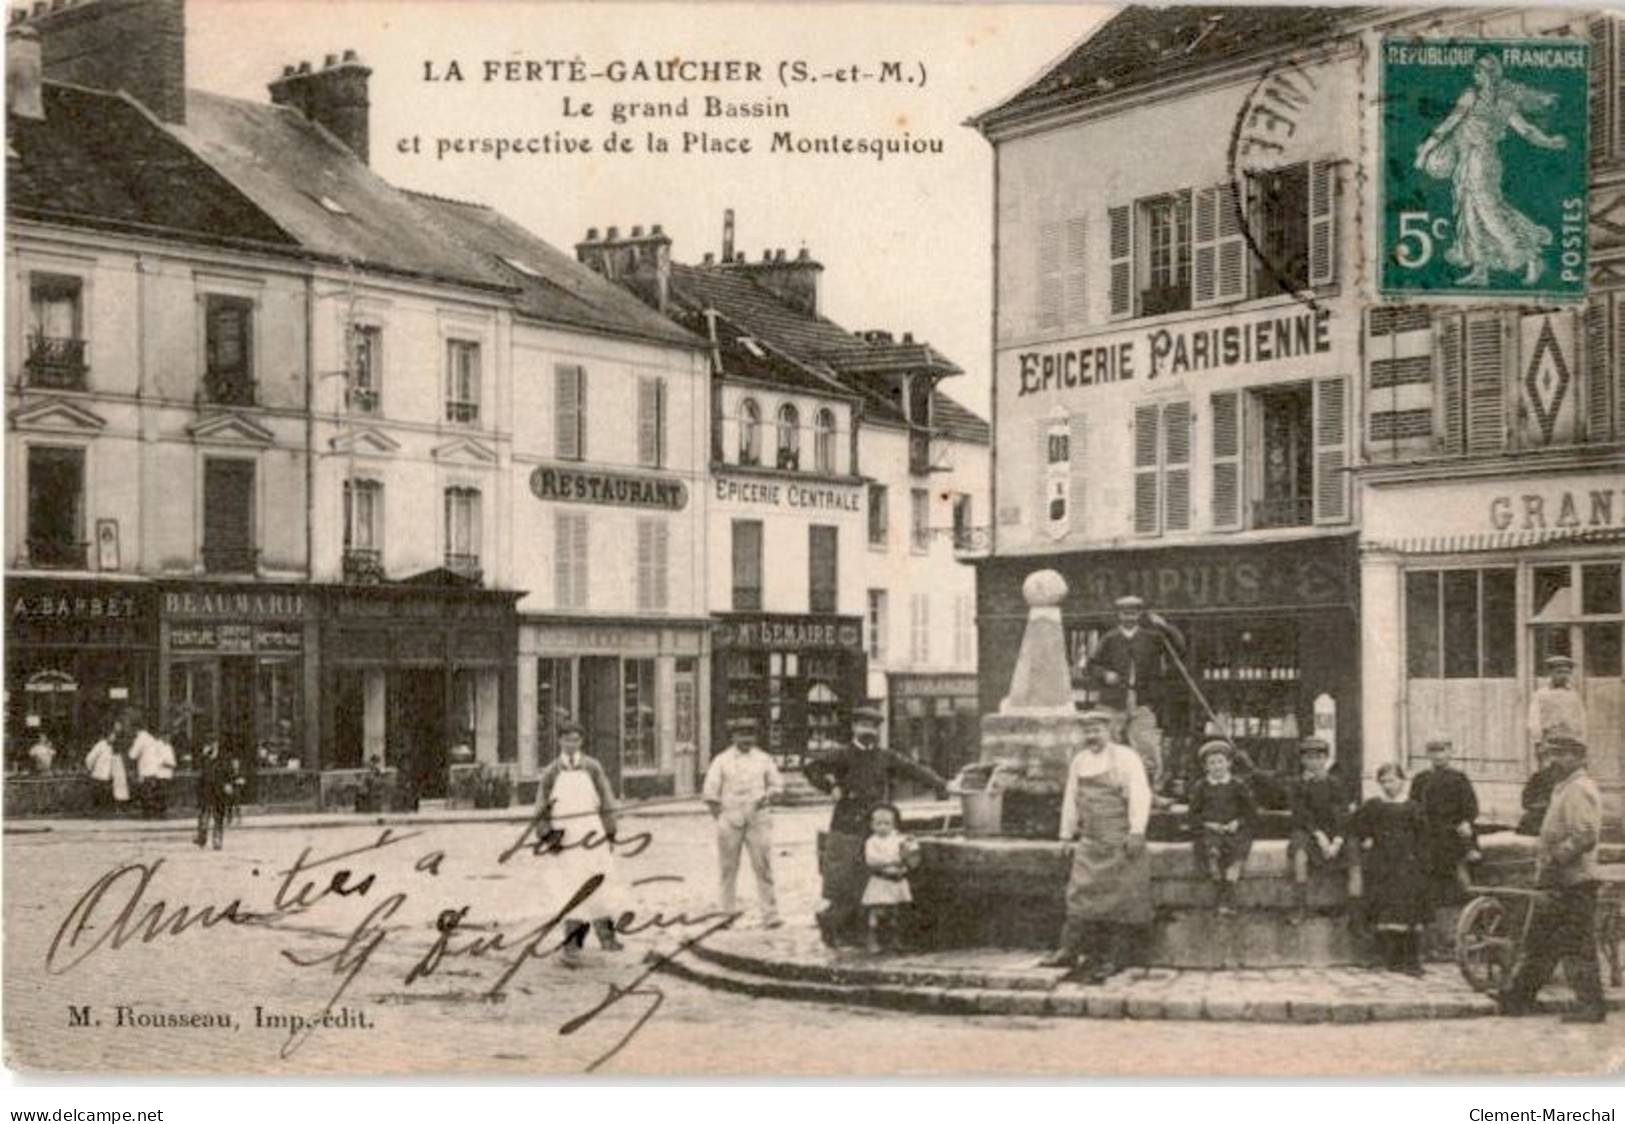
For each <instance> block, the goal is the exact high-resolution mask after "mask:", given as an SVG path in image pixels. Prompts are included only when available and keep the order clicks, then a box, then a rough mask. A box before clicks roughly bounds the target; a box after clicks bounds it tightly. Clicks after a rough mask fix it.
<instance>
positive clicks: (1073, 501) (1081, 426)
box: [1066, 414, 1089, 535]
mask: <svg viewBox="0 0 1625 1124" xmlns="http://www.w3.org/2000/svg"><path fill="white" fill-rule="evenodd" d="M1088 421H1089V418H1088V415H1087V414H1073V415H1072V416H1071V417H1070V418H1068V419H1067V429H1068V434H1067V452H1068V453H1069V454H1070V455H1071V458H1072V463H1071V466H1070V467H1071V471H1072V475H1071V479H1070V480H1069V481H1068V482H1067V483H1068V487H1067V501H1066V504H1067V516H1068V519H1069V523H1068V531H1069V533H1071V534H1074V535H1081V534H1083V511H1084V503H1083V501H1084V498H1085V495H1086V493H1087V492H1088V490H1089V465H1088V461H1087V459H1086V456H1085V450H1086V448H1087V446H1086V445H1085V443H1084V442H1085V440H1086V438H1087V437H1088V433H1089V425H1088Z"/></svg>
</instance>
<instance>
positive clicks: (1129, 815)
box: [1043, 709, 1151, 984]
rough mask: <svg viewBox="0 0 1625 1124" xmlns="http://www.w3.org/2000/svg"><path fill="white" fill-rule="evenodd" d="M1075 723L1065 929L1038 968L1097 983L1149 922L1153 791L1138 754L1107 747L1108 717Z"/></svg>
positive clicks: (1064, 833) (1065, 799)
mask: <svg viewBox="0 0 1625 1124" xmlns="http://www.w3.org/2000/svg"><path fill="white" fill-rule="evenodd" d="M1080 721H1081V722H1082V724H1083V748H1082V749H1081V750H1079V751H1078V753H1077V755H1076V756H1074V757H1073V758H1072V763H1071V764H1070V765H1069V766H1068V767H1067V771H1066V789H1065V791H1064V794H1063V795H1062V797H1061V839H1062V840H1063V841H1065V842H1067V843H1069V844H1070V845H1071V850H1072V873H1071V876H1070V877H1069V878H1068V879H1067V884H1066V923H1065V925H1064V926H1062V929H1061V940H1060V946H1059V947H1058V948H1057V949H1056V951H1055V953H1054V955H1052V956H1050V957H1049V958H1047V959H1046V960H1045V961H1044V962H1043V963H1044V964H1045V965H1046V966H1049V967H1064V968H1071V969H1073V970H1074V972H1075V973H1076V972H1082V973H1083V974H1084V979H1085V981H1086V982H1088V983H1094V984H1098V983H1104V982H1105V981H1106V980H1107V979H1109V978H1111V977H1112V976H1113V975H1115V974H1116V973H1117V971H1118V970H1119V969H1120V968H1122V967H1123V966H1124V965H1125V964H1126V963H1127V962H1128V961H1129V960H1130V959H1131V958H1132V957H1133V955H1134V952H1135V946H1136V944H1137V943H1138V941H1139V938H1140V937H1141V936H1143V934H1144V931H1145V928H1146V927H1147V926H1148V925H1150V924H1151V858H1150V855H1149V854H1148V853H1147V851H1146V846H1145V828H1146V823H1147V822H1148V821H1149V820H1150V818H1151V785H1150V783H1149V782H1148V781H1147V780H1146V776H1145V766H1144V765H1143V764H1142V763H1141V761H1140V756H1139V754H1137V753H1135V752H1134V751H1133V750H1132V749H1130V748H1128V746H1125V745H1116V744H1114V743H1113V742H1112V740H1111V728H1112V721H1113V715H1112V713H1111V712H1110V711H1107V710H1103V709H1095V710H1088V711H1085V712H1084V713H1083V714H1082V715H1081V716H1080ZM1080 956H1082V957H1083V958H1084V959H1083V962H1082V963H1081V964H1080V963H1079V957H1080Z"/></svg>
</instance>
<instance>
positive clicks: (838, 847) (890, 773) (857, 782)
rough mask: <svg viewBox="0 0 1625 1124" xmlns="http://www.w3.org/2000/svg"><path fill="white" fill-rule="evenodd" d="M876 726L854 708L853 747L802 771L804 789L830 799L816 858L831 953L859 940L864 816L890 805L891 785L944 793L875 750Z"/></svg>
mask: <svg viewBox="0 0 1625 1124" xmlns="http://www.w3.org/2000/svg"><path fill="white" fill-rule="evenodd" d="M880 722H881V713H880V711H879V709H877V708H876V707H872V706H860V707H856V708H854V710H853V711H852V739H853V744H852V745H849V746H847V747H846V748H844V749H838V750H836V751H835V752H834V753H831V754H829V755H828V756H826V757H820V758H815V759H814V760H812V761H809V762H808V763H807V766H806V769H805V770H804V772H805V774H806V777H807V783H809V784H811V785H812V786H813V787H814V788H816V789H818V790H819V791H820V792H827V793H831V794H832V795H833V796H834V797H835V814H834V815H833V816H831V817H830V821H829V834H828V835H827V836H825V838H824V850H823V854H822V856H821V859H822V862H821V873H822V875H823V880H824V901H825V903H826V905H825V907H824V909H823V910H822V911H821V912H820V913H819V914H818V931H819V933H821V934H822V935H823V938H824V943H825V944H828V945H830V946H831V947H834V946H836V945H840V944H858V943H861V942H862V941H863V940H864V939H865V936H866V927H865V925H864V923H863V906H862V901H863V888H864V887H865V886H866V885H868V882H869V868H868V866H867V865H866V864H865V863H864V861H863V844H864V840H865V839H866V838H867V837H868V835H869V816H870V814H871V813H872V812H873V811H874V810H875V808H876V807H877V806H879V805H881V804H890V803H892V784H893V783H894V782H895V781H898V780H902V779H904V778H910V777H912V778H913V779H914V780H917V781H919V782H921V783H922V784H926V785H929V786H930V787H932V788H934V789H935V790H936V792H937V795H938V797H939V798H941V797H943V796H945V795H946V794H947V791H948V782H947V781H945V780H943V779H942V778H941V777H939V776H938V775H937V774H936V773H934V772H932V771H931V770H930V769H928V768H926V767H925V766H924V765H920V764H918V763H916V762H914V761H910V760H909V759H908V758H906V757H904V756H903V755H902V754H900V753H893V752H892V751H891V750H889V749H881V748H880Z"/></svg>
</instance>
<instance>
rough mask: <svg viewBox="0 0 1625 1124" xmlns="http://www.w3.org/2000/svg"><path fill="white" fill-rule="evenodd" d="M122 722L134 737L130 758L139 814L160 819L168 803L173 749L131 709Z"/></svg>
mask: <svg viewBox="0 0 1625 1124" xmlns="http://www.w3.org/2000/svg"><path fill="white" fill-rule="evenodd" d="M126 724H127V725H128V727H129V729H130V730H131V732H132V733H133V734H134V738H133V739H132V740H131V742H130V750H129V756H130V760H131V761H134V762H135V777H136V791H137V792H138V794H139V800H140V802H141V818H142V819H148V820H161V819H163V818H164V815H165V812H166V808H167V806H168V804H169V782H170V781H171V780H172V779H173V778H174V776H175V751H174V750H173V749H171V748H170V745H169V743H168V742H166V741H164V740H163V739H162V738H159V737H155V736H154V735H153V734H152V733H151V732H150V731H148V729H147V722H146V718H145V716H144V715H143V714H142V713H141V711H139V710H131V711H130V712H129V714H128V715H127V716H126Z"/></svg>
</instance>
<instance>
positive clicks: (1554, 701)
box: [1529, 656, 1586, 746]
mask: <svg viewBox="0 0 1625 1124" xmlns="http://www.w3.org/2000/svg"><path fill="white" fill-rule="evenodd" d="M1546 674H1547V676H1548V685H1547V686H1545V687H1537V688H1535V695H1534V697H1533V698H1532V699H1530V700H1529V740H1530V741H1531V742H1532V743H1533V744H1535V745H1536V746H1538V745H1540V742H1541V739H1542V738H1544V737H1545V736H1546V735H1547V734H1567V735H1568V736H1569V737H1571V738H1579V739H1580V740H1581V741H1585V740H1586V708H1585V703H1584V702H1583V701H1582V700H1581V699H1580V695H1579V692H1577V691H1576V690H1575V689H1574V661H1573V660H1571V659H1570V658H1569V657H1567V656H1549V657H1547V659H1546Z"/></svg>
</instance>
